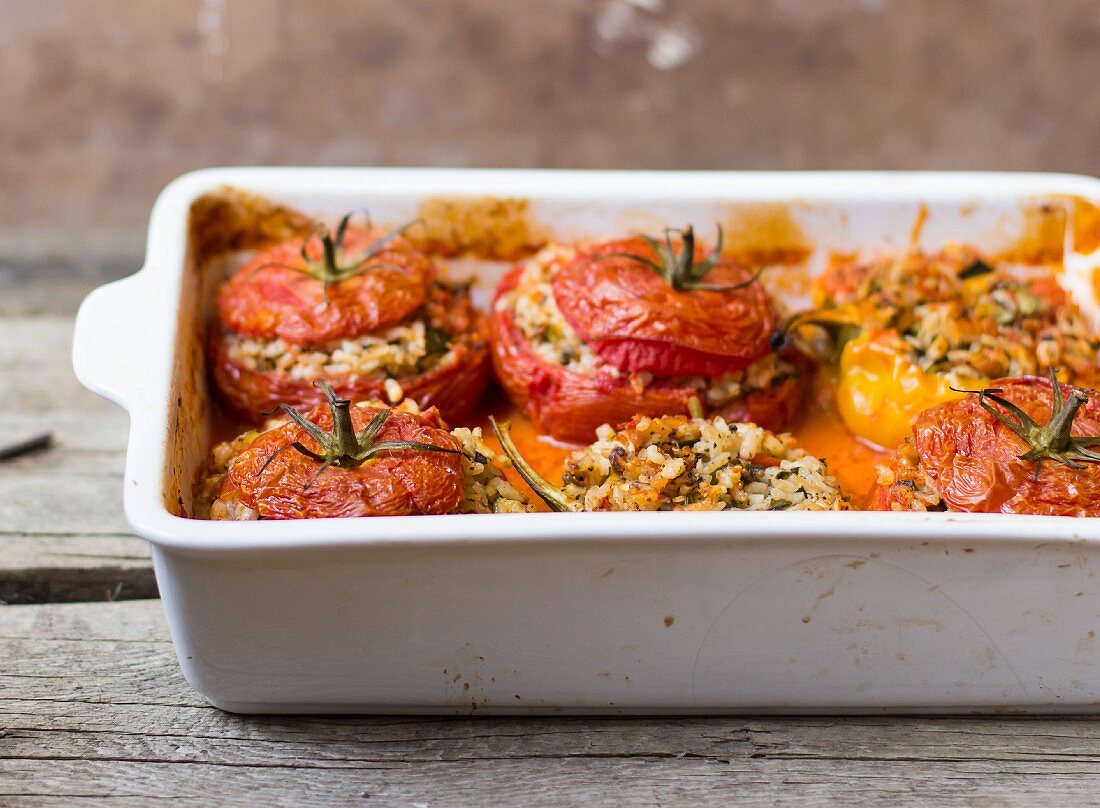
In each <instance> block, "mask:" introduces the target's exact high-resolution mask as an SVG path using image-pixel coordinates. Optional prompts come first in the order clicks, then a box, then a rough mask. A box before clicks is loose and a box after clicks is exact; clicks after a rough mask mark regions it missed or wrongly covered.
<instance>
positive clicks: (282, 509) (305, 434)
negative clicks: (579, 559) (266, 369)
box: [195, 382, 529, 520]
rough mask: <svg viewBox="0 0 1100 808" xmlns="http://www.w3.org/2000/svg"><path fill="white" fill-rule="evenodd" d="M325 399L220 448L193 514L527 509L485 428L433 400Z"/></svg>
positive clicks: (296, 515) (288, 410) (328, 391)
mask: <svg viewBox="0 0 1100 808" xmlns="http://www.w3.org/2000/svg"><path fill="white" fill-rule="evenodd" d="M320 386H321V388H322V392H323V394H324V396H325V398H326V403H325V404H319V405H317V406H316V407H314V408H313V409H312V410H310V411H309V412H308V413H306V414H302V413H300V412H299V411H298V410H296V409H294V408H293V407H290V406H287V405H282V407H281V409H282V410H283V412H284V414H285V416H286V417H285V418H282V419H278V420H275V421H273V422H272V423H270V424H269V425H268V429H267V430H266V431H263V432H248V433H245V434H244V435H241V436H240V437H238V438H236V439H235V440H233V441H229V442H226V443H223V444H220V445H218V446H216V447H215V448H214V451H213V453H212V458H211V461H210V463H209V464H208V466H207V469H206V473H205V475H204V476H203V478H202V479H201V480H200V483H199V485H198V486H197V490H196V493H195V502H196V516H199V517H203V518H211V519H234V520H251V519H308V518H323V517H357V516H408V515H414V514H445V513H504V512H524V511H527V510H529V507H528V505H527V502H526V500H525V499H524V497H523V495H522V494H520V493H519V491H517V490H516V489H515V488H514V487H513V486H512V485H510V484H509V483H508V481H507V480H506V479H505V477H504V475H503V473H502V472H501V470H500V468H499V466H498V465H497V460H496V455H495V453H494V452H493V451H492V450H491V449H489V447H488V446H486V445H485V443H484V442H483V441H482V440H481V432H480V430H470V429H465V428H460V429H455V430H453V431H448V430H447V427H446V424H445V423H444V422H443V421H442V420H441V419H440V417H439V412H438V410H436V409H435V408H432V409H429V410H427V411H424V412H421V411H420V410H419V407H418V406H417V405H416V403H415V402H414V401H411V400H409V401H406V402H403V403H402V404H401V405H399V406H398V407H396V408H391V407H388V406H386V405H385V404H383V403H381V402H379V401H373V402H361V403H359V404H356V405H353V404H352V403H351V402H350V401H348V400H347V399H340V398H338V397H337V396H336V394H335V393H334V392H333V390H332V388H331V387H330V386H329V385H327V384H326V383H324V382H321V383H320Z"/></svg>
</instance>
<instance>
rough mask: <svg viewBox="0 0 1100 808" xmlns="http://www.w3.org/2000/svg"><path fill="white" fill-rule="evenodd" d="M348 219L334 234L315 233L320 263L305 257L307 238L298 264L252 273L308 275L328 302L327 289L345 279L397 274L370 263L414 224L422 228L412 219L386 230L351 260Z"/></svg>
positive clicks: (380, 263)
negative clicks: (368, 274)
mask: <svg viewBox="0 0 1100 808" xmlns="http://www.w3.org/2000/svg"><path fill="white" fill-rule="evenodd" d="M352 215H353V214H351V213H346V214H344V217H343V218H342V219H340V222H339V224H337V225H336V231H335V232H329V231H328V230H321V231H320V232H318V233H317V235H318V236H319V237H320V239H321V257H320V259H316V258H312V257H311V256H310V254H309V242H310V238H312V237H310V238H307V239H306V240H305V241H303V242H302V247H301V250H300V251H299V252H300V254H301V256H302V263H301V264H283V263H279V262H271V263H267V264H263V265H262V266H259V267H256V269H255V270H254V271H255V272H259V271H260V270H261V269H266V268H267V267H272V266H274V267H282V268H283V269H291V270H294V271H295V272H301V273H302V274H304V275H308V276H309V277H311V278H313V279H314V280H318V281H320V282H321V283H323V284H324V292H325V301H326V302H328V293H329V287H331V286H333V285H335V284H338V283H340V282H341V281H346V280H348V279H349V278H354V277H356V276H357V275H362V274H363V273H365V272H369V271H370V270H372V269H394V270H397V271H400V270H401V268H400V267H398V266H397V265H395V264H391V263H388V262H386V261H375V260H372V259H374V257H375V256H377V255H378V254H379V253H380V252H382V250H383V249H384V248H385V247H386V245H388V244H389V243H390V242H392V241H393V240H394V239H395V238H397V237H398V236H400V235H402V234H404V233H405V231H407V230H408V229H409V228H410V227H412V226H413V225H416V224H422V223H423V222H422V220H421V219H413V220H412V221H411V222H406V223H405V224H403V225H401V226H400V227H396V228H394V229H393V230H390V231H389V232H388V233H385V234H384V235H382V236H380V237H379V238H377V239H376V240H375V241H373V242H372V243H371V244H370V245H368V246H367V248H366V249H365V250H363V251H362V252H361V253H359V254H358V255H356V256H354V257H352V256H349V255H348V254H347V251H346V250H345V249H344V240H345V238H346V236H347V231H348V223H349V222H350V221H351V217H352ZM367 226H368V227H369V226H370V219H369V218H368V219H367Z"/></svg>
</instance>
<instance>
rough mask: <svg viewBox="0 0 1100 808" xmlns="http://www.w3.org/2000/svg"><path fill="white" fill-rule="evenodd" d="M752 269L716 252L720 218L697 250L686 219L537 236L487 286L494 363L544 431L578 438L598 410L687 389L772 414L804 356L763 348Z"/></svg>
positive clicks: (621, 412) (667, 408) (588, 436)
mask: <svg viewBox="0 0 1100 808" xmlns="http://www.w3.org/2000/svg"><path fill="white" fill-rule="evenodd" d="M672 232H677V236H676V238H673V236H672ZM755 280H756V278H755V276H754V275H753V274H752V273H751V272H749V270H747V269H746V268H744V267H742V266H740V265H738V264H736V263H733V262H731V261H727V260H725V259H723V258H722V257H721V236H720V232H719V243H718V246H717V247H716V248H715V250H714V251H713V252H711V253H710V254H709V255H708V254H707V253H706V251H705V250H703V249H702V248H701V247H700V246H699V245H697V244H696V243H695V239H694V234H693V232H692V230H691V228H690V227H689V228H687V229H685V230H684V231H683V232H682V233H680V232H678V231H670V233H669V235H668V236H667V237H666V239H665V240H664V242H659V241H657V240H655V239H651V238H646V237H637V238H631V239H625V240H621V241H611V242H602V243H596V244H587V243H582V244H578V245H573V246H561V245H555V246H551V247H548V248H546V249H544V250H543V251H542V252H540V253H538V254H537V255H536V256H534V257H533V258H531V259H530V260H528V261H527V262H525V263H523V264H521V265H519V266H517V267H515V268H513V269H512V270H511V272H509V273H508V274H507V275H506V276H505V278H504V279H503V280H502V281H501V283H500V285H499V287H498V288H497V291H496V295H495V298H494V301H493V309H492V315H491V317H492V331H493V345H492V347H493V364H494V367H495V369H496V372H497V377H498V378H499V379H500V382H501V384H502V385H503V386H504V388H505V390H506V391H507V393H508V395H509V397H510V398H511V399H512V400H513V401H514V402H515V403H516V404H517V405H518V406H520V407H521V408H522V409H523V410H524V411H525V412H526V413H527V414H528V416H529V417H531V419H532V420H533V421H534V422H535V424H536V426H537V427H538V428H539V429H540V430H541V431H543V432H546V433H549V434H550V435H551V436H553V437H554V438H557V439H559V440H564V441H570V442H575V443H585V442H588V441H591V440H592V438H593V436H594V434H595V431H596V428H597V427H598V426H600V425H601V424H605V423H612V424H615V423H619V422H623V421H626V420H628V419H630V418H633V417H634V416H636V415H650V416H660V415H673V414H686V413H687V412H688V405H689V402H691V401H692V400H693V399H698V400H699V401H701V402H702V404H703V406H704V407H705V409H706V410H707V411H709V412H711V413H714V414H717V415H721V416H722V417H724V418H726V419H728V420H731V421H751V422H755V423H757V424H759V425H761V426H764V427H767V428H779V427H780V426H782V425H783V424H784V423H785V422H786V421H788V420H789V419H790V418H791V417H792V416H793V414H794V413H795V411H796V409H797V408H798V405H799V402H800V400H801V397H802V394H803V390H804V387H805V382H806V381H807V377H808V375H809V371H810V366H809V363H808V360H807V359H806V358H805V357H804V356H803V355H801V354H799V353H798V352H796V351H794V350H787V351H785V352H783V353H780V354H776V353H774V352H772V350H771V348H770V347H769V338H770V337H771V336H772V334H773V332H774V331H775V328H776V317H775V310H774V307H773V304H772V302H771V300H770V299H769V297H768V295H767V293H766V292H765V291H764V289H763V287H762V286H761V285H760V284H759V283H756V282H755Z"/></svg>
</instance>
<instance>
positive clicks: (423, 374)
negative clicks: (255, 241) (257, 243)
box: [210, 216, 489, 421]
mask: <svg viewBox="0 0 1100 808" xmlns="http://www.w3.org/2000/svg"><path fill="white" fill-rule="evenodd" d="M348 223H349V218H348V217H346V216H345V217H344V219H342V220H341V222H340V224H339V226H338V227H337V229H336V232H335V234H330V233H325V234H323V235H320V236H315V237H313V238H310V239H308V240H307V241H306V242H305V244H303V245H298V246H295V245H292V244H283V245H280V246H278V247H275V248H274V249H272V250H269V251H267V252H264V253H262V254H259V255H256V256H255V257H254V258H253V259H252V260H251V261H249V262H248V263H247V264H245V265H244V266H243V267H241V269H240V270H238V271H237V272H236V273H235V274H234V275H233V277H232V278H230V279H229V281H227V282H226V283H225V285H224V286H222V288H221V290H220V291H219V293H218V318H219V328H218V329H217V330H216V332H215V333H214V334H213V335H212V338H211V343H210V356H211V366H212V368H213V375H214V380H215V382H216V384H217V387H218V390H219V391H220V392H221V395H222V397H223V399H224V401H225V402H226V403H227V404H228V406H229V407H230V409H232V410H233V411H234V413H235V414H236V415H238V416H239V417H242V418H245V419H247V420H252V421H259V420H260V419H261V418H262V417H263V415H264V414H266V413H269V412H271V410H272V409H273V408H274V407H275V406H276V405H277V404H279V403H281V402H282V403H289V404H291V405H294V406H309V405H312V404H316V403H319V402H320V401H322V397H321V393H320V391H319V390H318V388H317V387H316V386H315V385H314V382H315V381H317V380H321V379H323V380H325V381H327V382H329V383H330V384H331V385H332V386H333V387H334V389H335V390H336V391H337V392H338V393H339V394H340V395H342V396H344V397H346V398H349V399H352V400H355V401H358V400H363V399H369V398H383V397H384V398H387V399H388V400H390V401H391V402H395V401H397V400H400V399H401V398H402V397H408V398H413V399H415V400H416V401H417V402H418V403H419V404H420V405H421V406H423V407H430V406H433V405H434V406H438V407H439V408H440V410H442V412H443V414H444V415H445V416H446V417H448V418H459V417H462V416H463V415H465V414H466V413H468V412H469V410H470V409H471V408H472V407H473V406H474V404H475V403H476V402H477V400H478V398H479V397H480V396H481V393H482V391H483V390H484V387H485V384H486V382H487V380H488V363H489V351H488V326H487V322H486V321H485V318H484V317H483V316H482V315H481V314H480V313H479V312H477V311H476V310H475V309H474V308H473V307H472V306H471V304H470V300H469V295H468V294H467V290H466V289H465V288H464V287H462V286H461V285H454V284H447V283H444V282H442V281H440V280H438V279H437V278H436V273H435V268H434V266H433V265H432V263H431V261H429V260H428V258H427V257H425V256H424V255H423V254H421V253H420V252H418V251H416V250H415V249H414V248H413V247H412V246H411V245H409V244H408V242H406V241H405V240H404V239H403V238H402V237H401V230H396V231H391V232H389V233H383V232H382V231H380V230H377V229H374V228H370V227H366V228H357V227H349V224H348Z"/></svg>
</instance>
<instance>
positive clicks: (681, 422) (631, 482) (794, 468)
mask: <svg viewBox="0 0 1100 808" xmlns="http://www.w3.org/2000/svg"><path fill="white" fill-rule="evenodd" d="M597 437H598V440H597V442H596V443H594V444H592V445H591V446H588V447H587V448H585V449H581V450H578V451H576V452H574V453H573V454H572V455H571V456H570V457H569V459H568V460H567V461H566V467H565V475H564V477H563V483H564V484H563V487H562V489H561V490H562V492H563V493H564V495H565V496H566V498H567V499H568V500H570V501H572V502H574V503H576V505H577V506H578V507H579V508H580V509H582V510H585V511H672V510H684V511H720V510H752V511H767V510H792V511H797V510H812V511H828V510H847V509H848V507H849V505H848V502H847V500H846V498H845V497H844V494H843V493H842V492H841V490H840V487H839V485H838V484H837V482H836V480H835V479H834V478H833V477H831V476H830V475H829V473H828V468H827V467H826V464H825V462H824V461H822V460H819V459H818V458H816V457H813V456H812V455H808V454H806V453H805V452H804V451H803V450H801V449H799V448H798V447H797V446H795V443H794V439H793V438H792V437H791V436H790V435H786V434H783V435H776V434H774V433H772V432H769V431H767V430H765V429H762V428H761V427H758V426H756V425H755V424H746V423H739V424H728V423H726V421H724V420H723V419H722V418H717V417H716V418H711V419H704V418H688V417H685V416H678V415H677V416H664V417H662V418H648V417H639V418H636V419H634V420H633V421H632V422H630V423H628V424H626V425H624V426H623V427H621V428H620V429H619V430H618V431H616V430H615V429H613V428H612V427H610V426H607V425H605V426H603V427H600V429H599V430H598V431H597Z"/></svg>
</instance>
